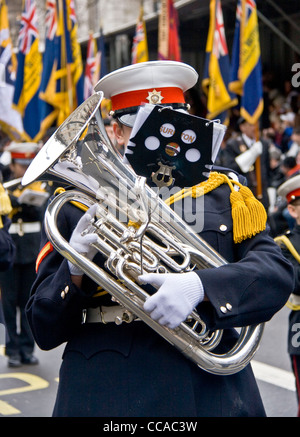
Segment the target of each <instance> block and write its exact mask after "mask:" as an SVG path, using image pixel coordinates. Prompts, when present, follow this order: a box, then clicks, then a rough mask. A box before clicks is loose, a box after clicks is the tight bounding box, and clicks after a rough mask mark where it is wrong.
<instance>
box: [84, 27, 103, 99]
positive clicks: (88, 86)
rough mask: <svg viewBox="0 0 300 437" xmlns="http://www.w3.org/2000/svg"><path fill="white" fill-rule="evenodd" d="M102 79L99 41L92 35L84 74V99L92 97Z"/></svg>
mask: <svg viewBox="0 0 300 437" xmlns="http://www.w3.org/2000/svg"><path fill="white" fill-rule="evenodd" d="M99 79H100V53H99V51H98V47H97V41H96V39H95V38H94V36H93V34H92V33H90V36H89V41H88V46H87V56H86V64H85V72H84V99H87V98H88V97H90V96H91V95H92V94H93V92H94V86H95V85H96V83H97V82H98V81H99Z"/></svg>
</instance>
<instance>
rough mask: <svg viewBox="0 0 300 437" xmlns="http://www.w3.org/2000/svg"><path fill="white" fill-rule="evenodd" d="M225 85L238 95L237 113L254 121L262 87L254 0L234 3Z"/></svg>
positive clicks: (258, 110) (251, 121) (261, 101)
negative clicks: (233, 29)
mask: <svg viewBox="0 0 300 437" xmlns="http://www.w3.org/2000/svg"><path fill="white" fill-rule="evenodd" d="M229 89H230V90H231V91H232V92H235V93H236V94H239V95H240V96H241V104H240V114H241V116H242V117H244V118H245V120H247V121H248V122H249V123H252V124H255V123H256V122H257V121H258V119H259V117H260V116H261V114H262V111H263V89H262V69H261V57H260V43H259V29H258V20H257V11H256V3H255V1H254V0H239V2H238V5H237V12H236V24H235V34H234V40H233V52H232V64H231V73H230V84H229Z"/></svg>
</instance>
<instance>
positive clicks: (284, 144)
mask: <svg viewBox="0 0 300 437" xmlns="http://www.w3.org/2000/svg"><path fill="white" fill-rule="evenodd" d="M280 120H281V122H282V131H283V133H282V139H281V143H280V149H281V151H282V153H287V152H288V151H289V149H290V147H291V144H292V142H291V136H292V133H293V128H294V122H295V113H294V112H291V111H290V112H287V113H286V114H282V115H281V116H280Z"/></svg>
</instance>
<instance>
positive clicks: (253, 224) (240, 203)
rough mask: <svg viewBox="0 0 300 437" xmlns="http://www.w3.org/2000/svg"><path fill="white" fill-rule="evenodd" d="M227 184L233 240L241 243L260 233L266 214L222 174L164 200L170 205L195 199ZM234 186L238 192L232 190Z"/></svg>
mask: <svg viewBox="0 0 300 437" xmlns="http://www.w3.org/2000/svg"><path fill="white" fill-rule="evenodd" d="M224 183H227V184H228V186H229V188H230V191H231V193H230V203H231V208H232V211H231V215H232V222H233V239H234V242H235V243H241V242H242V241H244V240H246V239H247V238H251V237H253V236H254V235H256V234H258V233H259V232H262V231H263V230H264V229H265V228H266V222H267V212H266V210H265V208H264V206H263V204H262V203H261V202H260V201H259V200H257V199H256V198H255V197H254V195H253V193H252V191H251V190H250V189H249V188H248V187H246V186H244V185H242V184H241V183H240V182H237V181H235V180H233V179H229V178H228V176H226V175H225V174H223V173H217V172H211V173H210V175H209V178H208V180H207V181H204V182H201V183H200V184H199V185H195V186H194V187H191V188H187V189H183V190H181V191H179V192H178V193H176V194H174V195H173V196H171V197H170V198H169V199H167V200H166V204H167V205H172V204H173V203H174V202H177V201H179V200H181V199H183V198H184V197H187V196H190V197H193V198H197V197H200V196H203V195H204V194H207V193H209V192H210V191H212V190H214V189H215V188H218V187H219V186H220V185H222V184H224ZM234 185H237V186H238V187H239V190H238V191H236V190H235V189H234Z"/></svg>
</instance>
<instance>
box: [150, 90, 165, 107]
mask: <svg viewBox="0 0 300 437" xmlns="http://www.w3.org/2000/svg"><path fill="white" fill-rule="evenodd" d="M163 98H164V97H163V96H162V95H161V91H156V90H153V91H148V97H147V100H148V101H149V103H152V105H157V104H159V103H161V101H162V99H163Z"/></svg>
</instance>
